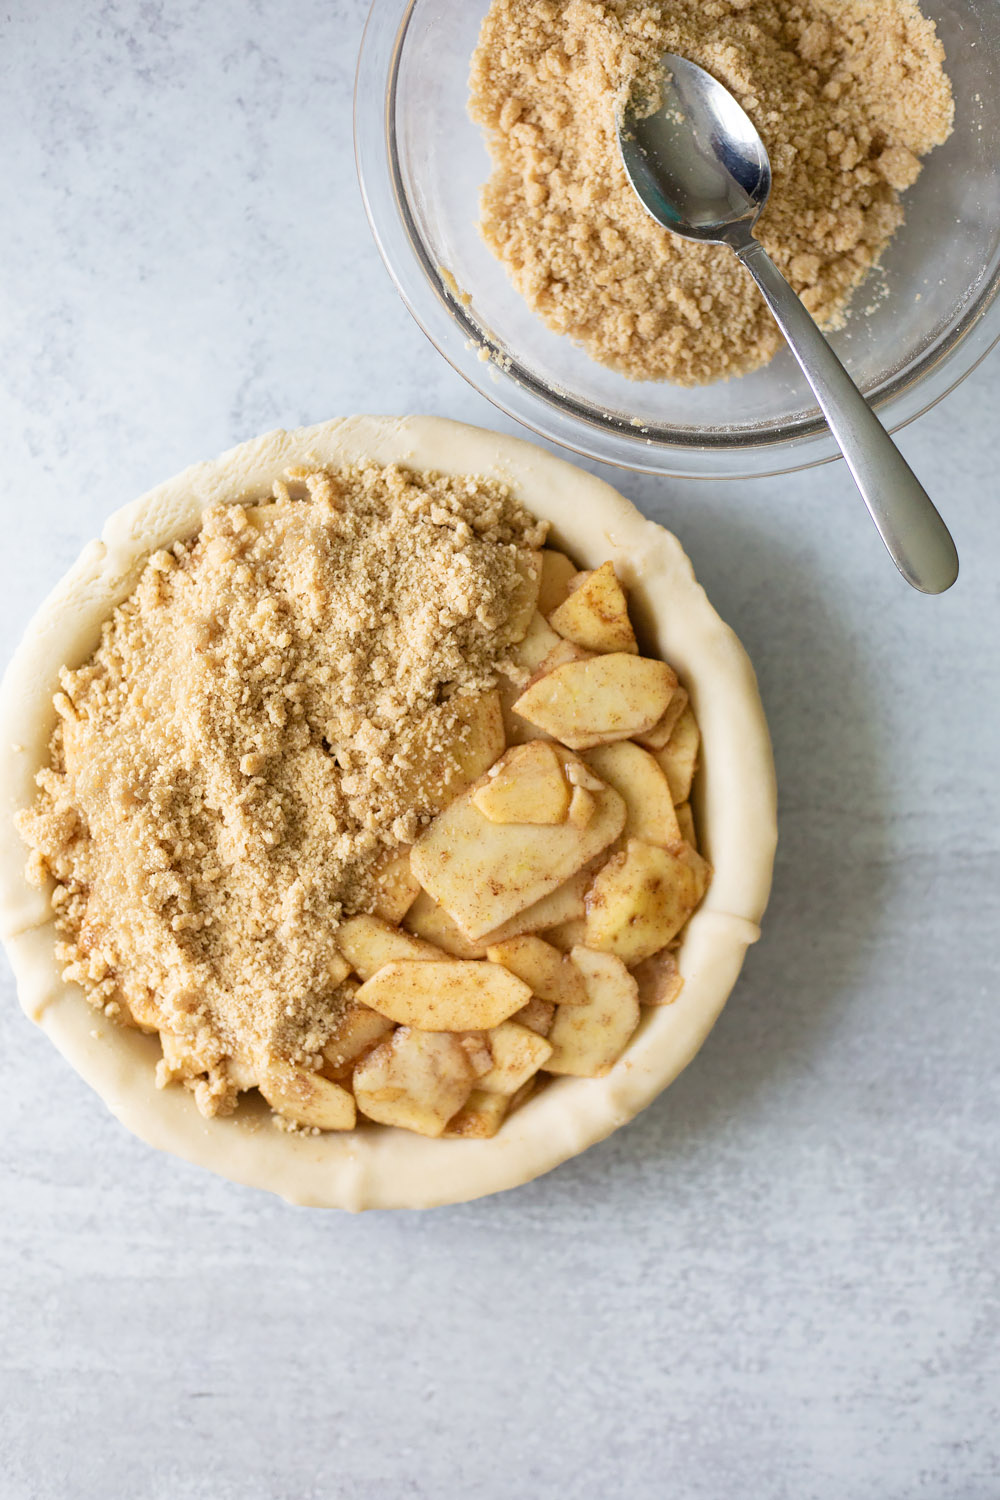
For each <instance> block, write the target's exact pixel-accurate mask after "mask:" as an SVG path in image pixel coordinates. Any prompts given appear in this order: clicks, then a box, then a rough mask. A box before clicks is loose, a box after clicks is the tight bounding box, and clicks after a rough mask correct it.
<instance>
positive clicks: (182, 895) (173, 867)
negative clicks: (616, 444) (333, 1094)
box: [19, 464, 546, 1114]
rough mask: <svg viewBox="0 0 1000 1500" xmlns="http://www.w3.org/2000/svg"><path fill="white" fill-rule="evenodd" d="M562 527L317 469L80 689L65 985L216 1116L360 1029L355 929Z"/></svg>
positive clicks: (136, 627) (386, 481)
mask: <svg viewBox="0 0 1000 1500" xmlns="http://www.w3.org/2000/svg"><path fill="white" fill-rule="evenodd" d="M545 529H546V528H545V526H544V525H543V524H540V523H539V522H537V521H536V520H535V518H534V517H532V516H530V515H529V514H528V513H527V512H526V511H524V510H523V509H522V508H521V506H520V505H519V504H518V503H517V502H516V501H515V500H514V499H513V498H512V496H511V495H510V494H509V493H508V492H507V491H506V490H505V489H504V488H503V487H502V486H500V485H497V484H496V483H492V482H487V481H481V480H474V479H464V478H463V479H451V478H444V477H441V476H434V475H426V474H418V473H413V472H409V471H407V470H404V469H402V468H398V467H387V468H383V467H379V466H377V465H375V464H364V465H360V466H358V467H356V468H351V469H346V470H343V471H338V472H335V473H331V472H326V471H316V472H297V473H295V474H294V475H292V476H291V477H290V481H289V483H288V484H279V485H277V486H276V487H275V496H274V499H273V501H271V502H270V503H262V504H252V505H241V504H232V505H221V506H217V507H215V508H213V509H211V510H208V511H206V512H205V514H204V516H203V519H202V525H201V529H200V531H199V532H198V534H197V535H196V536H195V537H193V538H191V539H190V540H188V541H184V542H178V543H176V544H175V545H174V546H173V547H172V548H171V549H170V550H168V551H161V552H158V553H156V554H155V555H154V556H152V557H151V558H150V559H149V561H148V564H147V565H146V567H145V569H144V571H143V572H142V575H141V577H140V579H139V582H138V585H137V587H136V589H135V591H134V593H133V594H132V595H131V596H130V597H129V598H128V599H127V600H126V601H125V602H124V603H123V604H122V605H121V606H120V607H119V608H118V609H116V610H115V612H114V614H113V615H112V617H111V618H110V619H109V620H108V621H107V623H106V625H105V627H104V630H103V634H102V639H101V643H100V645H99V647H98V649H97V650H96V651H95V653H94V655H93V656H92V657H91V658H90V660H89V661H88V662H86V664H85V665H83V666H82V667H80V668H78V669H77V670H75V671H68V670H67V671H64V672H63V674H62V677H61V691H60V692H59V694H58V695H57V699H56V708H57V712H58V715H59V720H58V725H57V728H56V730H55V732H54V734H53V738H52V744H51V764H50V766H49V767H48V768H47V769H46V770H44V771H42V772H41V773H40V774H39V777H38V784H39V795H38V799H37V801H36V803H35V805H34V806H33V807H32V808H31V809H30V810H28V811H27V812H25V813H23V814H22V815H21V817H20V825H19V826H20V829H21V832H22V834H23V835H24V837H25V838H26V840H27V841H28V842H29V844H30V845H31V847H32V849H33V854H32V857H31V866H30V873H31V875H32V878H33V879H35V880H36V881H37V882H43V881H44V880H46V879H47V878H48V877H49V876H51V878H52V879H53V880H54V882H55V888H54V892H53V896H52V903H53V907H54V909H55V912H56V918H57V929H58V932H59V935H60V946H59V950H58V951H59V958H60V960H61V962H62V963H63V964H64V965H65V971H64V972H65V977H66V979H67V980H70V981H75V982H76V983H78V984H80V985H82V987H83V989H84V990H85V992H86V993H87V996H88V998H89V999H90V1000H91V1001H92V1002H93V1003H94V1004H95V1005H97V1006H100V1007H102V1008H103V1009H105V1010H106V1012H107V1013H108V1014H110V1015H113V1016H117V1017H118V1018H119V1019H121V1020H123V1021H126V1022H127V1021H134V1022H135V1023H137V1024H139V1025H140V1026H143V1027H144V1028H147V1029H153V1028H155V1029H160V1030H162V1031H163V1032H164V1064H163V1065H161V1068H163V1069H165V1070H166V1075H165V1076H166V1077H168V1078H169V1077H176V1076H181V1077H187V1078H189V1079H190V1081H191V1086H192V1087H193V1088H194V1090H195V1094H196V1097H197V1100H198V1104H199V1106H200V1108H201V1109H202V1111H203V1112H204V1113H206V1114H214V1113H218V1112H221V1111H226V1110H228V1109H230V1108H231V1107H232V1105H233V1102H234V1099H235V1095H236V1092H237V1090H238V1089H239V1088H241V1087H246V1086H247V1083H248V1081H252V1078H253V1073H254V1069H255V1067H256V1066H257V1065H258V1064H259V1063H260V1062H261V1061H262V1060H267V1059H270V1058H273V1057H278V1058H284V1059H290V1060H293V1061H299V1062H303V1061H310V1060H311V1061H313V1062H315V1059H316V1055H317V1054H319V1052H320V1050H321V1048H322V1047H323V1045H324V1044H325V1042H326V1041H327V1039H328V1038H329V1036H330V1035H331V1034H332V1033H333V1032H334V1031H335V1029H336V1027H337V1024H338V1021H339V1018H340V1016H341V1013H342V1010H343V1006H344V1004H345V1003H346V1002H347V1000H349V998H350V995H351V993H352V985H351V982H350V981H347V982H346V983H345V982H344V980H343V975H344V969H345V965H344V964H343V961H342V959H341V957H340V955H339V952H338V950H337V947H336V942H335V939H336V932H337V926H338V923H339V922H340V920H341V918H342V917H343V916H345V915H348V914H351V913H353V912H358V911H365V910H368V909H370V907H371V900H372V890H373V882H374V879H375V877H376V875H377V872H378V871H379V869H380V867H381V865H382V864H383V862H384V861H385V859H386V858H387V856H388V855H389V854H390V853H391V851H392V850H394V849H397V848H399V847H400V846H401V845H405V844H407V843H409V842H410V841H411V840H412V839H413V838H414V836H415V835H416V833H417V831H418V830H419V828H420V827H421V826H423V825H424V824H426V823H427V822H428V821H429V820H430V818H431V817H433V816H434V815H435V814H436V813H437V812H438V811H440V808H441V806H443V805H444V803H445V802H446V801H447V800H448V792H447V787H448V784H449V778H450V777H451V775H452V772H453V770H454V766H455V765H456V764H457V761H456V752H460V750H461V745H462V737H463V734H464V733H465V732H466V730H467V722H468V714H467V713H466V712H463V710H465V709H467V708H468V705H469V704H470V702H472V701H473V700H475V699H476V698H477V697H481V696H482V695H483V694H485V693H487V692H489V691H490V690H491V689H493V688H494V686H495V684H496V681H497V669H498V666H499V665H500V664H501V663H502V662H503V661H504V659H505V657H506V656H507V654H508V652H509V650H510V647H511V645H512V643H513V642H515V641H516V640H518V639H520V637H521V635H523V632H524V628H525V624H526V617H525V616H524V607H523V603H524V598H525V595H526V594H527V595H528V597H529V606H530V600H531V598H532V597H533V585H532V583H531V580H533V579H534V578H535V577H536V576H537V569H538V557H537V552H538V549H539V548H540V547H541V546H542V544H543V541H544V537H545ZM354 988H356V986H354ZM199 1073H200V1074H202V1075H204V1076H201V1077H200V1078H199V1077H198V1076H197V1075H198V1074H199Z"/></svg>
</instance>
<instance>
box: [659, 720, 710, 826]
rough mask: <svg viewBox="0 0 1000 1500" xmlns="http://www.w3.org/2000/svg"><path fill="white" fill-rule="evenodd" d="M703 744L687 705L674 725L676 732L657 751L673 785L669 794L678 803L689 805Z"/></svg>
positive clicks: (664, 771)
mask: <svg viewBox="0 0 1000 1500" xmlns="http://www.w3.org/2000/svg"><path fill="white" fill-rule="evenodd" d="M700 744H701V734H700V733H699V730H698V722H697V720H696V719H695V716H694V714H693V712H692V710H691V705H690V704H688V706H687V708H685V710H684V712H683V713H682V714H681V716H680V718H679V719H678V720H677V723H676V724H675V725H674V732H673V734H672V735H671V736H670V740H669V742H668V744H667V746H666V748H665V749H664V750H658V751H657V752H656V759H657V760H658V761H659V763H660V766H661V768H662V770H663V774H664V775H665V776H666V778H667V781H668V782H669V784H670V795H671V796H672V797H673V799H674V802H675V803H678V802H686V801H687V800H688V797H689V796H690V795H691V783H692V781H693V780H694V773H695V771H696V770H697V769H698V747H699V745H700Z"/></svg>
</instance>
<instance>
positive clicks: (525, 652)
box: [510, 610, 559, 675]
mask: <svg viewBox="0 0 1000 1500" xmlns="http://www.w3.org/2000/svg"><path fill="white" fill-rule="evenodd" d="M558 645H559V634H558V632H557V631H555V630H553V629H552V626H551V625H550V624H549V622H548V621H547V620H546V619H545V617H544V615H540V614H539V613H538V611H537V610H536V611H535V613H534V614H533V615H532V617H531V623H530V624H529V626H528V630H527V633H526V635H525V637H524V640H523V641H521V642H519V644H518V645H516V646H515V647H514V649H513V650H512V651H511V653H510V655H511V660H512V661H513V662H514V665H515V666H517V667H519V668H520V669H521V671H522V672H527V673H529V674H530V675H534V673H535V672H537V671H538V669H539V667H540V666H541V665H542V662H543V661H544V660H545V658H546V657H547V656H548V655H549V653H550V652H552V651H554V650H555V649H556V647H557V646H558Z"/></svg>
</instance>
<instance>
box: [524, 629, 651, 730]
mask: <svg viewBox="0 0 1000 1500" xmlns="http://www.w3.org/2000/svg"><path fill="white" fill-rule="evenodd" d="M553 654H555V653H553ZM550 660H551V658H550ZM676 680H677V679H676V678H675V676H674V673H673V671H672V670H671V668H670V667H668V666H667V665H666V663H665V662H662V661H653V660H651V659H650V658H649V657H645V656H630V655H628V654H627V653H625V652H622V651H613V652H610V653H608V655H606V656H594V657H591V658H590V659H589V660H587V661H570V662H566V663H564V664H563V665H562V666H557V667H555V668H554V669H552V670H549V671H547V672H546V673H545V675H544V676H541V677H539V678H538V679H537V681H535V682H534V683H531V684H529V686H528V687H527V688H526V689H525V691H524V692H523V693H522V694H521V696H520V698H518V699H517V701H516V702H515V704H514V711H515V712H516V713H519V714H520V715H521V717H522V718H525V719H528V720H530V722H531V723H532V724H537V725H538V726H539V728H541V729H545V730H547V731H548V733H549V734H551V735H553V736H554V738H555V739H557V740H561V741H562V743H563V744H564V745H569V746H570V748H571V749H573V750H588V749H590V748H591V746H593V745H601V744H605V743H607V742H609V741H612V740H627V739H630V738H631V737H632V735H635V734H641V733H642V732H643V731H644V730H647V729H651V728H652V727H653V725H654V724H655V723H656V722H657V720H658V719H659V718H661V717H662V715H663V713H664V711H665V709H666V706H667V704H668V703H669V701H670V695H671V694H672V693H673V691H674V686H675V684H676Z"/></svg>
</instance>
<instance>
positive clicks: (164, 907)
mask: <svg viewBox="0 0 1000 1500" xmlns="http://www.w3.org/2000/svg"><path fill="white" fill-rule="evenodd" d="M546 533H548V534H546ZM0 723H2V724H3V728H4V731H5V733H4V734H3V736H2V740H3V744H4V747H5V748H4V750H3V752H2V754H3V756H4V758H5V763H6V772H7V775H6V777H5V783H6V785H7V787H8V798H7V804H6V816H7V817H8V818H9V819H11V820H12V821H13V822H14V823H15V824H16V827H17V829H18V832H19V835H20V838H23V839H24V840H25V841H26V842H27V844H28V845H29V847H30V849H31V850H32V854H31V858H30V862H29V867H28V869H27V871H26V868H25V856H24V845H23V844H21V843H20V840H19V838H17V837H16V836H15V835H14V834H13V832H11V836H10V837H9V838H8V840H6V841H5V846H4V854H3V857H2V861H0V916H2V921H3V936H4V940H5V942H6V945H7V948H8V952H9V953H10V955H11V959H12V962H13V965H14V968H15V971H16V973H17V978H18V987H19V994H20V997H21V1000H22V1003H23V1005H24V1007H25V1009H26V1010H27V1012H28V1014H29V1015H31V1016H32V1017H33V1018H34V1019H36V1020H38V1021H39V1022H40V1024H41V1025H42V1026H43V1027H44V1028H45V1029H46V1030H47V1031H48V1032H49V1034H50V1035H51V1036H52V1038H53V1040H54V1041H55V1042H56V1044H57V1046H59V1047H60V1049H61V1050H62V1051H63V1052H64V1053H65V1054H66V1055H67V1057H68V1058H69V1060H70V1061H71V1062H72V1064H73V1065H74V1066H75V1067H76V1068H77V1070H78V1071H79V1072H80V1073H82V1075H83V1076H84V1077H85V1078H86V1079H87V1080H88V1081H89V1082H91V1083H92V1084H93V1085H94V1086H95V1087H96V1088H97V1090H98V1091H99V1092H100V1093H101V1094H102V1096H103V1097H104V1098H105V1099H106V1100H107V1102H108V1103H109V1104H110V1106H111V1107H112V1109H113V1110H114V1112H115V1113H116V1114H117V1115H118V1116H119V1118H121V1119H122V1120H123V1121H124V1123H125V1124H126V1125H128V1126H129V1128H131V1129H133V1130H134V1131H135V1132H136V1133H137V1134H139V1135H140V1136H142V1137H143V1138H144V1139H147V1140H149V1141H151V1142H152V1143H154V1144H156V1145H159V1146H162V1147H164V1148H166V1149H169V1150H173V1151H175V1152H177V1153H178V1154H181V1155H184V1156H186V1157H188V1158H190V1159H193V1160H196V1161H199V1162H201V1163H203V1164H204V1165H207V1166H209V1167H211V1168H213V1169H214V1170H217V1171H219V1172H222V1173H223V1174H225V1175H228V1176H231V1177H234V1178H236V1179H237V1180H241V1181H246V1182H251V1183H253V1184H255V1185H258V1186H262V1187H267V1188H271V1189H273V1190H275V1191H278V1192H280V1193H282V1194H283V1195H284V1196H286V1197H288V1198H291V1199H293V1200H294V1201H298V1202H308V1203H316V1204H321V1205H325V1206H342V1207H348V1208H362V1207H369V1206H380V1207H386V1206H424V1205H429V1204H432V1203H439V1202H447V1201H461V1200H462V1199H465V1198H469V1197H475V1196H478V1195H480V1194H483V1193H488V1192H493V1191H496V1190H498V1189H500V1188H504V1187H509V1186H513V1185H515V1184H517V1183H518V1182H523V1181H526V1180H528V1179H530V1178H531V1177H534V1176H536V1175H537V1174H538V1173H539V1172H542V1171H544V1170H547V1169H548V1168H549V1167H551V1166H554V1165H555V1164H556V1163H557V1162H558V1161H560V1160H563V1159H565V1157H566V1156H568V1155H572V1154H574V1153H575V1152H576V1151H579V1150H581V1149H583V1148H584V1147H585V1146H586V1145H589V1144H591V1143H592V1142H593V1141H595V1140H598V1139H600V1138H601V1137H602V1136H603V1135H605V1134H607V1133H608V1131H609V1130H612V1129H614V1128H615V1127H616V1126H617V1125H618V1124H621V1123H623V1122H624V1121H625V1120H627V1119H628V1118H630V1117H631V1116H632V1115H634V1114H635V1113H636V1112H637V1111H638V1110H639V1109H641V1108H642V1107H643V1106H644V1105H645V1104H646V1103H648V1102H649V1100H650V1099H651V1098H652V1097H654V1096H655V1094H656V1093H657V1092H659V1090H660V1089H661V1088H662V1087H663V1086H664V1085H665V1084H666V1083H668V1082H669V1081H670V1079H671V1078H672V1077H673V1076H675V1074H676V1073H677V1072H678V1071H679V1070H680V1069H681V1068H682V1067H683V1066H684V1065H685V1064H686V1063H687V1061H689V1060H690V1058H691V1057H692V1056H693V1055H694V1052H695V1051H696V1050H697V1048H698V1046H699V1045H700V1043H701V1041H702V1040H703V1039H704V1036H705V1035H706V1034H707V1031H708V1030H709V1028H710V1027H711V1025H712V1023H713V1021H714V1019H715V1017H716V1015H717V1014H718V1011H719V1010H720V1009H721V1006H722V1005H723V1004H724V1002H725V999H726V997H727V995H728V993H729V990H730V988H731V987H732V984H733V982H734V981H735V978H736V975H737V973H738V970H739V967H740V964H741V962H742V956H743V953H744V951H745V948H746V946H747V944H748V943H750V942H752V941H754V940H755V938H756V936H757V935H758V928H757V922H758V921H759V918H760V916H761V914H762V911H763V907H764V904H765V902H766V898H767V893H768V888H769V881H770V870H771V863H772V858H773V848H774V837H775V832H774V791H773V770H772V763H771V757H770V749H769V744H768V739H767V732H766V727H765V724H764V720H763V714H762V711H761V708H760V703H759V698H758V696H757V693H756V686H755V683H754V679H753V674H752V671H751V669H750V667H749V664H748V662H747V660H746V657H745V655H744V654H743V652H742V650H741V648H740V647H739V645H738V643H737V642H736V641H735V638H734V637H733V636H732V634H731V632H729V631H728V630H727V629H726V627H725V626H723V625H722V624H721V622H720V621H719V620H718V617H717V616H716V615H715V614H714V612H713V611H712V610H711V607H710V606H709V605H708V603H707V601H706V600H705V598H704V595H703V593H702V592H701V590H700V589H699V588H698V586H697V584H695V582H694V580H693V577H692V575H691V570H690V565H689V564H688V563H687V561H686V559H685V558H684V556H683V553H682V552H681V551H680V548H679V547H678V545H677V543H676V542H675V540H674V539H673V538H672V537H671V536H670V535H669V534H668V533H666V532H664V531H663V530H662V529H661V528H659V527H657V526H655V525H653V524H652V523H650V522H647V521H644V520H643V519H642V518H641V517H640V516H639V515H638V513H637V512H636V511H635V510H634V509H633V508H632V507H631V506H630V505H629V504H628V502H627V501H625V500H624V499H623V498H622V497H621V496H619V495H618V494H616V492H615V491H613V490H612V489H610V488H609V487H608V486H607V485H605V484H603V483H602V482H601V481H599V480H596V479H594V478H593V477H591V476H589V475H587V474H584V473H582V472H581V471H579V470H576V469H575V468H573V467H572V466H571V465H569V464H567V463H564V462H562V461H561V460H558V459H555V458H552V457H550V456H549V455H548V454H546V453H544V452H542V451H541V450H539V449H537V448H535V447H533V446H532V445H530V444H527V443H524V442H521V441H518V440H515V439H511V438H503V437H499V436H497V435H495V434H492V433H486V432H482V431H479V430H477V429H472V428H467V427H462V426H459V425H458V424H454V423H449V422H444V421H439V420H436V419H429V418H411V419H406V420H401V421H393V420H389V419H378V418H355V419H349V420H346V421H343V422H331V423H328V424H325V425H323V426H320V427H317V428H312V429H304V430H301V431H299V432H295V433H274V434H270V435H268V436H267V437H265V438H262V439H259V440H257V441H256V442H253V443H248V444H245V445H243V446H242V447H241V448H238V449H236V450H234V451H233V452H232V453H230V454H228V455H225V456H224V457H223V458H222V459H220V460H219V461H218V462H217V463H214V464H205V465H200V466H197V467H195V468H193V469H191V470H188V471H187V472H186V473H185V474H184V475H181V476H180V477H179V478H178V479H177V480H175V481H172V482H171V483H169V484H167V485H164V486H162V487H160V489H158V490H156V491H154V492H152V494H150V495H148V496H146V497H144V498H143V499H142V500H140V501H138V502H136V503H135V504H134V505H133V506H131V507H128V508H127V509H126V510H125V511H122V512H119V513H118V514H117V515H116V516H114V517H112V518H111V520H110V521H109V523H108V526H107V527H106V529H105V533H104V536H103V538H102V540H101V541H100V542H97V543H92V544H91V546H90V547H89V548H88V549H87V550H86V551H85V552H84V554H83V556H82V557H81V559H80V561H79V562H78V564H77V566H76V567H75V568H74V569H73V570H72V572H71V573H70V574H69V575H68V577H67V578H66V579H65V580H64V581H63V583H62V584H61V585H60V586H59V587H58V588H57V589H56V591H55V593H54V594H53V595H52V596H51V598H50V599H49V600H48V601H47V602H46V604H45V605H44V606H43V608H42V610H41V611H40V613H39V616H38V617H37V618H36V620H35V621H34V622H33V624H32V626H31V627H30V629H29V631H28V634H27V636H26V638H25V641H24V642H23V643H22V646H21V648H20V649H19V651H18V653H17V655H16V657H15V659H14V661H13V662H12V664H11V667H10V669H9V671H8V673H7V676H6V678H5V680H4V685H3V690H2V697H0ZM699 757H701V760H702V765H701V770H700V774H698V775H697V777H696V776H695V773H696V769H697V768H698V765H699ZM692 783H694V792H693V794H692ZM88 1001H89V1002H90V1003H89V1004H88V1003H87V1002H88ZM157 1084H159V1087H157ZM274 1124H277V1125H279V1126H280V1127H282V1128H280V1129H277V1130H276V1129H273V1128H271V1126H272V1125H274Z"/></svg>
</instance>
